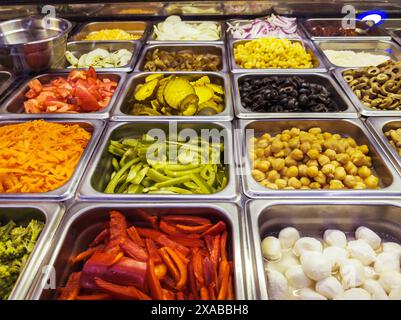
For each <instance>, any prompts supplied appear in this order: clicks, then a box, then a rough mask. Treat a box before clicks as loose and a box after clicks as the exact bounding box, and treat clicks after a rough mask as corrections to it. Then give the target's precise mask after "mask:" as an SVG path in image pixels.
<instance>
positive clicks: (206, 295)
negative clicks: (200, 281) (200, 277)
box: [200, 287, 209, 300]
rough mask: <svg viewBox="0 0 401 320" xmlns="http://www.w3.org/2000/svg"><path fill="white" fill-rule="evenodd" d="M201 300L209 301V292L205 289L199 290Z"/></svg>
mask: <svg viewBox="0 0 401 320" xmlns="http://www.w3.org/2000/svg"><path fill="white" fill-rule="evenodd" d="M200 296H201V300H209V290H208V289H207V288H206V287H202V288H201V289H200Z"/></svg>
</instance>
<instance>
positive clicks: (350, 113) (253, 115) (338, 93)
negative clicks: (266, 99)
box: [232, 72, 358, 119]
mask: <svg viewBox="0 0 401 320" xmlns="http://www.w3.org/2000/svg"><path fill="white" fill-rule="evenodd" d="M266 76H278V77H288V76H297V77H300V78H303V79H306V80H307V81H308V82H312V83H318V84H320V85H323V86H324V87H325V88H326V89H327V90H328V91H329V92H331V93H332V98H333V100H334V101H335V103H336V104H337V105H338V106H342V109H343V110H342V111H341V112H304V113H299V112H288V113H283V112H277V113H274V112H253V111H250V110H247V109H246V108H244V107H243V106H242V103H241V95H240V90H239V82H240V81H241V80H242V79H243V78H248V77H251V78H263V77H266ZM232 83H233V93H234V109H235V115H236V116H237V117H238V118H240V119H263V118H268V119H271V118H286V117H291V118H308V117H309V118H340V119H343V118H358V113H357V111H356V109H355V108H354V106H353V105H352V103H351V102H350V101H349V100H348V98H347V96H346V95H345V94H344V92H343V91H342V89H341V88H340V87H339V86H338V85H337V83H336V82H335V81H334V80H333V79H332V78H331V77H330V75H327V74H324V73H291V74H285V75H283V74H280V75H277V73H275V72H264V73H263V74H262V73H257V74H252V73H243V74H234V75H233V82H232Z"/></svg>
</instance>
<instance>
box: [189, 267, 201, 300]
mask: <svg viewBox="0 0 401 320" xmlns="http://www.w3.org/2000/svg"><path fill="white" fill-rule="evenodd" d="M193 264H194V260H192V261H191V262H190V263H189V264H188V277H189V288H190V289H191V293H192V295H193V296H194V298H195V299H196V300H199V293H198V288H197V284H196V278H195V272H194V266H193Z"/></svg>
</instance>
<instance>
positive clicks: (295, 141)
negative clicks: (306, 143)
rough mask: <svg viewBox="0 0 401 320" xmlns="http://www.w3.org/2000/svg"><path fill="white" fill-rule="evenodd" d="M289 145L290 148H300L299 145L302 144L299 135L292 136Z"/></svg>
mask: <svg viewBox="0 0 401 320" xmlns="http://www.w3.org/2000/svg"><path fill="white" fill-rule="evenodd" d="M288 145H289V146H290V148H292V149H296V148H299V145H300V143H299V137H294V138H291V140H290V141H288Z"/></svg>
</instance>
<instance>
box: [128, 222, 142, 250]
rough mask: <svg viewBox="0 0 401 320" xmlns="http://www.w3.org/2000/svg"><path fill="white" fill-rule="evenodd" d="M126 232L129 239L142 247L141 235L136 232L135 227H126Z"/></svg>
mask: <svg viewBox="0 0 401 320" xmlns="http://www.w3.org/2000/svg"><path fill="white" fill-rule="evenodd" d="M127 234H128V237H130V239H131V240H132V241H133V242H135V243H136V244H137V245H138V246H141V247H144V246H145V242H143V240H142V239H141V237H140V236H139V234H138V231H136V228H135V227H134V226H131V227H130V228H128V229H127Z"/></svg>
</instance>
